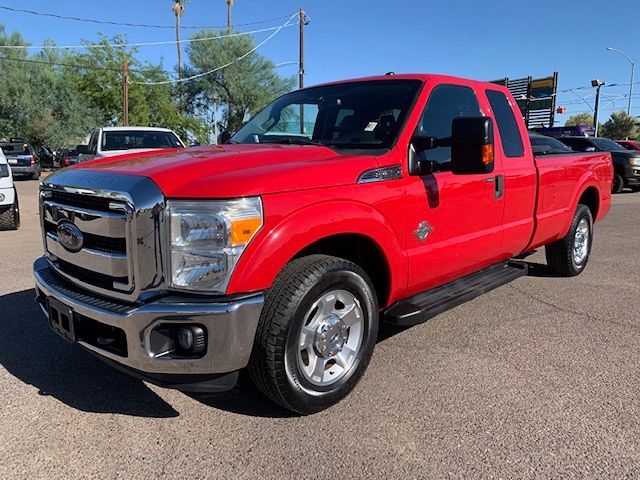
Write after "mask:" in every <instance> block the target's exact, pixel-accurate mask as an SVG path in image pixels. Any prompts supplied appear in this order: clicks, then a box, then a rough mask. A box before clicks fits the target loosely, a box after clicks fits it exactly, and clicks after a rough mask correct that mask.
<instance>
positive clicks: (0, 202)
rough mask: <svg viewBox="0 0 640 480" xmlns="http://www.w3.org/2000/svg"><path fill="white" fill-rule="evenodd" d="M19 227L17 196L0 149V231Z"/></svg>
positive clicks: (11, 176)
mask: <svg viewBox="0 0 640 480" xmlns="http://www.w3.org/2000/svg"><path fill="white" fill-rule="evenodd" d="M19 226H20V208H19V206H18V194H17V192H16V188H15V186H14V185H13V175H12V174H11V168H9V164H8V163H7V159H6V158H5V156H4V153H2V149H0V230H17V229H18V227H19Z"/></svg>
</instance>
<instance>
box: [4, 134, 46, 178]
mask: <svg viewBox="0 0 640 480" xmlns="http://www.w3.org/2000/svg"><path fill="white" fill-rule="evenodd" d="M0 149H1V150H2V151H3V152H4V155H5V157H6V158H7V163H8V164H9V167H10V168H11V171H12V172H13V175H14V176H16V177H17V176H19V175H20V176H28V177H30V178H32V179H34V180H37V179H39V178H40V159H39V158H38V155H37V154H36V151H35V149H34V148H33V147H32V146H31V145H30V144H28V143H24V142H23V141H21V140H18V139H12V141H11V142H9V143H0Z"/></svg>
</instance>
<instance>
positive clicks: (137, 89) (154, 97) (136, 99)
mask: <svg viewBox="0 0 640 480" xmlns="http://www.w3.org/2000/svg"><path fill="white" fill-rule="evenodd" d="M126 41H127V39H126V37H123V36H115V37H113V38H111V39H109V38H107V37H101V38H100V40H99V41H98V42H96V43H86V44H85V45H86V46H87V47H89V48H88V49H87V51H86V53H78V54H74V55H73V56H70V59H71V60H70V61H72V62H73V63H74V64H79V65H90V66H92V67H93V68H91V69H86V70H77V69H69V71H68V72H66V73H67V74H68V75H69V77H70V78H71V79H73V82H74V83H75V85H76V86H77V88H78V89H79V90H80V92H81V94H82V95H83V96H84V97H86V98H89V99H91V102H92V103H93V104H94V105H95V106H96V107H97V108H98V110H99V111H100V112H101V114H102V117H101V125H118V124H121V123H122V79H123V63H124V62H125V61H126V62H128V65H129V124H131V125H141V126H154V127H166V128H171V129H173V130H175V131H176V132H177V133H178V134H179V135H180V136H181V137H182V138H183V139H186V138H192V137H193V138H197V139H198V140H200V141H204V140H205V137H206V127H205V125H204V123H203V122H202V120H201V119H199V118H197V117H195V116H185V115H182V114H181V113H180V112H179V109H178V105H177V100H174V99H176V92H175V87H174V86H173V85H171V84H162V85H145V83H149V82H163V81H167V80H169V77H168V75H167V73H166V72H165V71H164V70H163V69H162V65H152V64H149V63H143V62H140V61H139V60H137V59H136V54H137V49H135V48H134V49H129V48H126V47H120V46H114V45H120V44H124V43H126ZM95 46H100V48H95Z"/></svg>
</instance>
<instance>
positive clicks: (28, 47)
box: [0, 23, 295, 50]
mask: <svg viewBox="0 0 640 480" xmlns="http://www.w3.org/2000/svg"><path fill="white" fill-rule="evenodd" d="M294 25H295V23H290V24H288V25H286V27H292V26H294ZM278 29H280V27H269V28H261V29H259V30H252V31H249V32H237V33H230V34H226V35H216V36H214V37H203V38H191V39H187V40H180V43H193V42H204V41H208V40H219V39H222V38H229V37H241V36H246V35H253V34H256V33H262V32H271V31H273V30H278ZM176 43H178V41H177V40H165V41H157V42H135V43H93V44H87V45H0V49H10V50H31V49H34V50H35V49H37V50H42V49H45V48H46V49H54V50H73V49H82V48H86V49H94V48H107V47H115V48H124V47H146V46H155V45H175V44H176Z"/></svg>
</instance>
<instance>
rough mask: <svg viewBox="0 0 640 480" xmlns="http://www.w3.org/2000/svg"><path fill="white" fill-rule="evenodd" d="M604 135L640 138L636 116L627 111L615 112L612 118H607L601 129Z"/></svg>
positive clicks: (616, 137) (614, 137)
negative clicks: (628, 113)
mask: <svg viewBox="0 0 640 480" xmlns="http://www.w3.org/2000/svg"><path fill="white" fill-rule="evenodd" d="M600 133H601V135H602V136H603V137H607V138H611V139H613V140H618V139H625V138H629V139H634V140H635V139H638V138H640V130H638V126H637V125H636V118H635V117H633V116H631V115H627V113H626V112H623V111H620V112H613V113H612V114H611V118H610V119H609V120H607V121H606V122H605V123H604V125H603V126H602V130H601V131H600Z"/></svg>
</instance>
